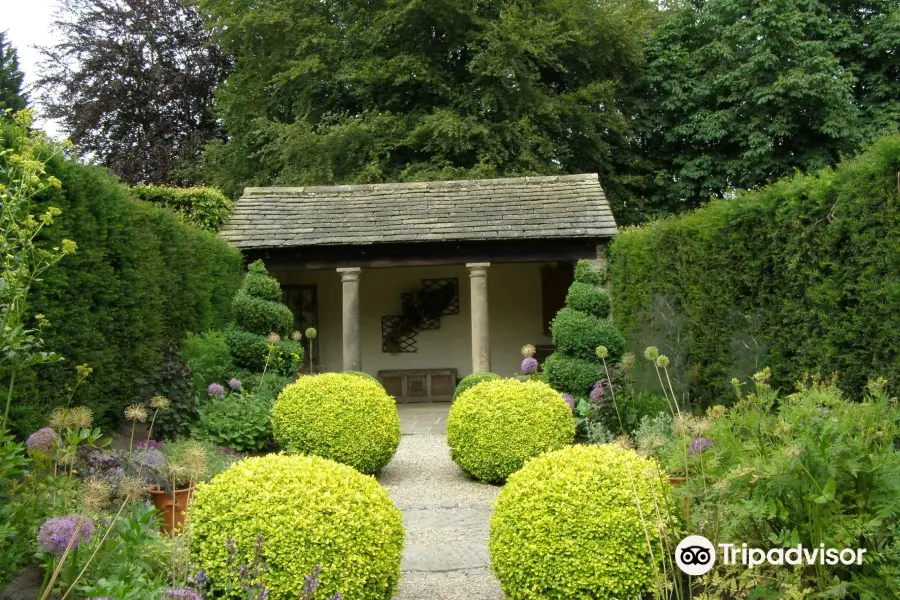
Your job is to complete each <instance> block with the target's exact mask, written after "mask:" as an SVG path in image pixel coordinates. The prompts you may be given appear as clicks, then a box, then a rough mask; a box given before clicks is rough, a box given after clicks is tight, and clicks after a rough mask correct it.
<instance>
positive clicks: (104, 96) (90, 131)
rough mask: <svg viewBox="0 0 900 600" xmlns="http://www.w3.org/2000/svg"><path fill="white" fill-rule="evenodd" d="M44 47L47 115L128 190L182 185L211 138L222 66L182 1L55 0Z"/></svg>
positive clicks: (41, 83)
mask: <svg viewBox="0 0 900 600" xmlns="http://www.w3.org/2000/svg"><path fill="white" fill-rule="evenodd" d="M54 26H55V28H56V29H57V31H58V34H59V37H60V39H61V41H60V43H58V44H57V45H55V46H52V47H48V48H43V49H42V50H43V53H44V56H45V61H44V63H43V65H42V67H43V72H44V76H43V77H42V78H41V79H40V80H39V82H38V84H39V87H40V88H41V90H42V93H43V96H42V100H43V103H44V105H45V107H46V116H47V117H49V118H53V119H58V120H59V121H60V122H61V124H62V128H63V130H64V131H65V132H66V134H67V135H68V136H69V138H70V139H71V140H72V141H73V142H74V143H75V145H76V147H77V148H79V149H80V151H81V152H82V153H84V155H86V156H87V157H90V158H92V159H93V160H95V161H97V162H99V163H101V164H103V165H105V166H107V167H109V168H110V169H111V170H112V171H113V172H114V173H116V174H117V175H118V176H119V177H121V178H122V179H123V180H125V181H126V182H128V183H132V184H136V183H153V184H166V183H186V182H189V181H190V180H191V179H192V176H191V173H190V168H191V167H193V166H194V165H195V163H196V161H197V160H198V157H199V155H200V152H201V150H202V148H203V145H204V144H205V143H206V142H207V141H209V140H210V139H212V138H213V137H214V136H215V135H216V134H217V125H216V120H215V117H214V116H213V113H212V105H213V97H212V95H213V92H214V90H215V89H216V87H217V86H218V85H219V83H220V82H221V81H222V80H223V79H224V77H225V73H226V70H227V66H228V59H227V58H226V57H225V56H224V55H223V54H222V53H221V52H220V51H219V49H218V48H217V47H216V46H215V45H210V44H209V39H210V36H211V32H210V31H209V30H208V29H207V28H206V27H205V25H204V23H203V20H202V19H201V18H200V15H199V14H198V13H197V11H196V10H195V9H194V8H192V7H191V6H190V5H189V4H188V3H187V2H183V1H182V0H61V2H60V10H59V12H58V13H57V18H56V21H55V22H54Z"/></svg>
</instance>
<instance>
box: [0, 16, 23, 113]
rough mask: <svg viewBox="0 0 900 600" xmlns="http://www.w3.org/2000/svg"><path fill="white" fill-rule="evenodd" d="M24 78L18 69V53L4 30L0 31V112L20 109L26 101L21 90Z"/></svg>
mask: <svg viewBox="0 0 900 600" xmlns="http://www.w3.org/2000/svg"><path fill="white" fill-rule="evenodd" d="M24 79H25V76H24V74H23V73H22V71H20V70H19V54H18V52H16V49H15V48H13V46H12V44H10V43H9V42H8V41H7V40H6V32H3V31H0V114H2V113H3V111H4V110H7V109H10V110H14V111H17V110H22V109H23V108H25V106H26V105H27V103H28V100H27V98H26V96H25V94H24V93H23V92H22V81H23V80H24Z"/></svg>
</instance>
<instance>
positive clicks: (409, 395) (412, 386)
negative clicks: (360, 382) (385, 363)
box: [378, 369, 456, 402]
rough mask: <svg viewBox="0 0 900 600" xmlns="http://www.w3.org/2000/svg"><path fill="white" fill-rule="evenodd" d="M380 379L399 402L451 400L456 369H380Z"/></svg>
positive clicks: (454, 387)
mask: <svg viewBox="0 0 900 600" xmlns="http://www.w3.org/2000/svg"><path fill="white" fill-rule="evenodd" d="M378 381H380V382H381V384H382V385H383V386H384V389H386V390H387V393H388V394H390V395H391V396H393V397H394V398H395V399H396V400H397V402H449V401H450V400H453V391H454V390H455V389H456V369H391V370H385V371H378Z"/></svg>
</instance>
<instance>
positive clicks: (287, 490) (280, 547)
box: [189, 375, 403, 600]
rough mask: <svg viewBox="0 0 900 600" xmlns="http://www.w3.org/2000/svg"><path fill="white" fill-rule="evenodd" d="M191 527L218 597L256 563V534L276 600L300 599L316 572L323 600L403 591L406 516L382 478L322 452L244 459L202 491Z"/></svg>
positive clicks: (197, 555) (383, 597) (376, 599)
mask: <svg viewBox="0 0 900 600" xmlns="http://www.w3.org/2000/svg"><path fill="white" fill-rule="evenodd" d="M319 377H322V375H318V376H316V378H319ZM310 379H312V378H310ZM373 388H374V386H371V384H370V389H373ZM189 521H190V523H191V526H192V532H191V533H192V543H191V553H192V557H193V559H194V561H195V562H196V564H197V565H198V566H199V567H200V568H202V569H204V570H205V571H206V572H207V573H208V574H209V581H210V585H211V587H212V589H213V590H214V591H215V592H217V593H219V594H222V593H223V591H224V588H225V585H226V584H227V583H228V582H234V580H235V578H236V575H235V573H234V570H233V569H232V562H233V561H236V564H249V563H250V561H251V560H252V558H253V557H252V549H253V548H254V547H256V544H257V536H262V541H263V544H264V548H265V552H266V562H267V564H268V568H269V571H268V573H267V574H266V575H265V585H266V587H267V589H268V590H269V596H268V597H269V599H270V600H294V599H295V598H296V597H297V593H298V590H301V589H302V588H303V586H304V583H305V581H304V579H305V576H306V575H308V574H309V573H311V572H312V571H313V569H314V568H315V567H316V566H321V572H319V574H318V577H319V581H320V584H319V590H318V593H319V594H321V595H322V597H323V598H326V597H329V596H330V595H331V594H334V593H336V592H338V591H340V592H341V593H342V594H343V596H344V597H346V598H357V599H359V600H389V599H390V598H392V597H393V596H394V594H395V593H396V591H397V583H398V580H399V578H400V559H401V553H402V551H403V523H402V520H401V513H400V511H399V510H397V508H395V507H394V504H393V502H392V501H391V500H390V498H388V495H387V493H386V492H385V490H384V489H383V488H382V487H381V486H380V485H378V482H377V481H376V480H375V479H374V478H372V477H367V476H364V475H361V474H360V473H358V472H357V471H355V470H353V469H352V468H350V467H348V466H345V465H341V464H338V463H336V462H333V461H330V460H326V459H324V458H320V457H318V456H297V455H294V456H291V455H274V454H273V455H268V456H265V457H261V458H247V459H244V460H242V461H240V462H238V463H237V464H235V465H234V466H232V467H231V468H230V469H229V470H227V471H225V472H224V473H222V474H221V475H218V476H217V477H215V478H214V479H213V480H212V481H211V482H210V483H207V484H201V485H200V486H199V487H198V488H197V491H196V493H195V495H194V500H193V502H192V503H191V508H190V515H189ZM229 540H231V542H229ZM232 542H233V546H234V548H236V554H237V556H235V557H234V558H233V559H232V558H230V555H229V545H230V544H231V543H232ZM215 597H219V596H215ZM235 597H236V596H235Z"/></svg>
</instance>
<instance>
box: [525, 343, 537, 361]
mask: <svg viewBox="0 0 900 600" xmlns="http://www.w3.org/2000/svg"><path fill="white" fill-rule="evenodd" d="M536 352H537V348H535V347H534V345H533V344H525V345H524V346H522V357H523V358H528V357H530V356H534V355H535V353H536Z"/></svg>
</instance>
